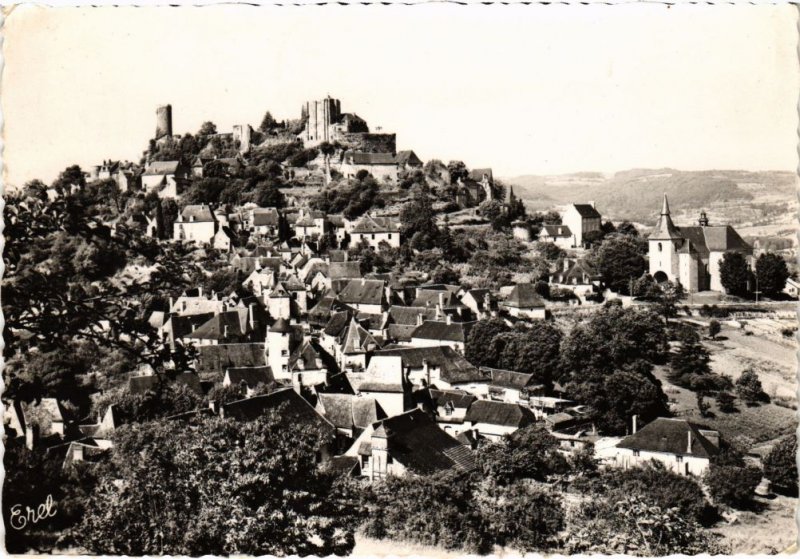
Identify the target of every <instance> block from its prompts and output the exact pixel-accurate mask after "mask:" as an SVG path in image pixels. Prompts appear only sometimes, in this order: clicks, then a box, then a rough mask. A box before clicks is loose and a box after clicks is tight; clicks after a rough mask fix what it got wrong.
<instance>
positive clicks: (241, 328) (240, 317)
mask: <svg viewBox="0 0 800 559" xmlns="http://www.w3.org/2000/svg"><path fill="white" fill-rule="evenodd" d="M226 327H227V336H226ZM252 331H253V330H252V329H251V328H250V324H249V310H248V309H246V308H245V309H234V310H231V311H226V312H223V313H219V314H217V315H215V316H213V317H212V318H211V319H210V320H208V321H207V322H206V323H205V324H203V325H202V326H200V327H199V328H197V329H196V330H195V331H194V332H192V333H191V334H188V335H187V336H186V337H187V338H190V339H193V340H217V341H225V340H230V339H235V338H242V337H244V336H246V335H248V334H249V333H250V332H252Z"/></svg>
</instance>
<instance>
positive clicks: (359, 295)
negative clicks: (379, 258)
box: [339, 279, 385, 305]
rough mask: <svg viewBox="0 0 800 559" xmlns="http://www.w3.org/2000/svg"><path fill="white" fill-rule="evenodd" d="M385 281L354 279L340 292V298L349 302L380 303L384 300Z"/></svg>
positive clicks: (344, 301)
mask: <svg viewBox="0 0 800 559" xmlns="http://www.w3.org/2000/svg"><path fill="white" fill-rule="evenodd" d="M384 286H385V284H384V282H382V281H380V280H367V279H354V280H351V281H350V282H348V284H347V285H346V286H345V288H344V289H342V291H341V292H339V300H340V301H342V302H343V303H347V304H362V305H380V304H381V303H382V302H383V301H384V296H385V293H384Z"/></svg>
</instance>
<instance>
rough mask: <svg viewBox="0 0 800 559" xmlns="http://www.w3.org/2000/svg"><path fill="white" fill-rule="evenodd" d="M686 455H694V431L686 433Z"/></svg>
mask: <svg viewBox="0 0 800 559" xmlns="http://www.w3.org/2000/svg"><path fill="white" fill-rule="evenodd" d="M686 439H687V441H686V454H691V453H692V430H691V429H689V430H688V431H686Z"/></svg>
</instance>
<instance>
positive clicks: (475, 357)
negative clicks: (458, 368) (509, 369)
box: [464, 318, 511, 367]
mask: <svg viewBox="0 0 800 559" xmlns="http://www.w3.org/2000/svg"><path fill="white" fill-rule="evenodd" d="M510 331H511V329H510V328H509V327H508V326H507V325H506V323H505V322H504V321H503V320H500V319H499V318H489V319H484V320H479V321H478V322H476V323H475V325H474V326H473V327H472V329H471V330H470V331H469V334H468V336H467V341H466V343H465V345H464V356H465V357H466V358H467V360H468V361H469V362H470V363H473V364H474V365H476V366H479V367H497V366H498V365H497V364H498V362H499V361H500V351H501V349H502V348H499V347H494V348H493V347H490V346H491V343H492V340H494V338H495V336H497V335H498V334H503V333H506V332H510Z"/></svg>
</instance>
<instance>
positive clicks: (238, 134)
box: [233, 124, 253, 153]
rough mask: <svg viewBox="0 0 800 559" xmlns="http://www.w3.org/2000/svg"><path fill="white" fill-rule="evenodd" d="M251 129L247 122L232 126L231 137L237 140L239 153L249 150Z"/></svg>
mask: <svg viewBox="0 0 800 559" xmlns="http://www.w3.org/2000/svg"><path fill="white" fill-rule="evenodd" d="M252 132H253V129H252V128H251V127H250V125H249V124H236V125H234V127H233V139H234V140H236V141H238V142H239V153H247V152H249V151H250V142H251V140H250V135H251V133H252Z"/></svg>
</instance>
